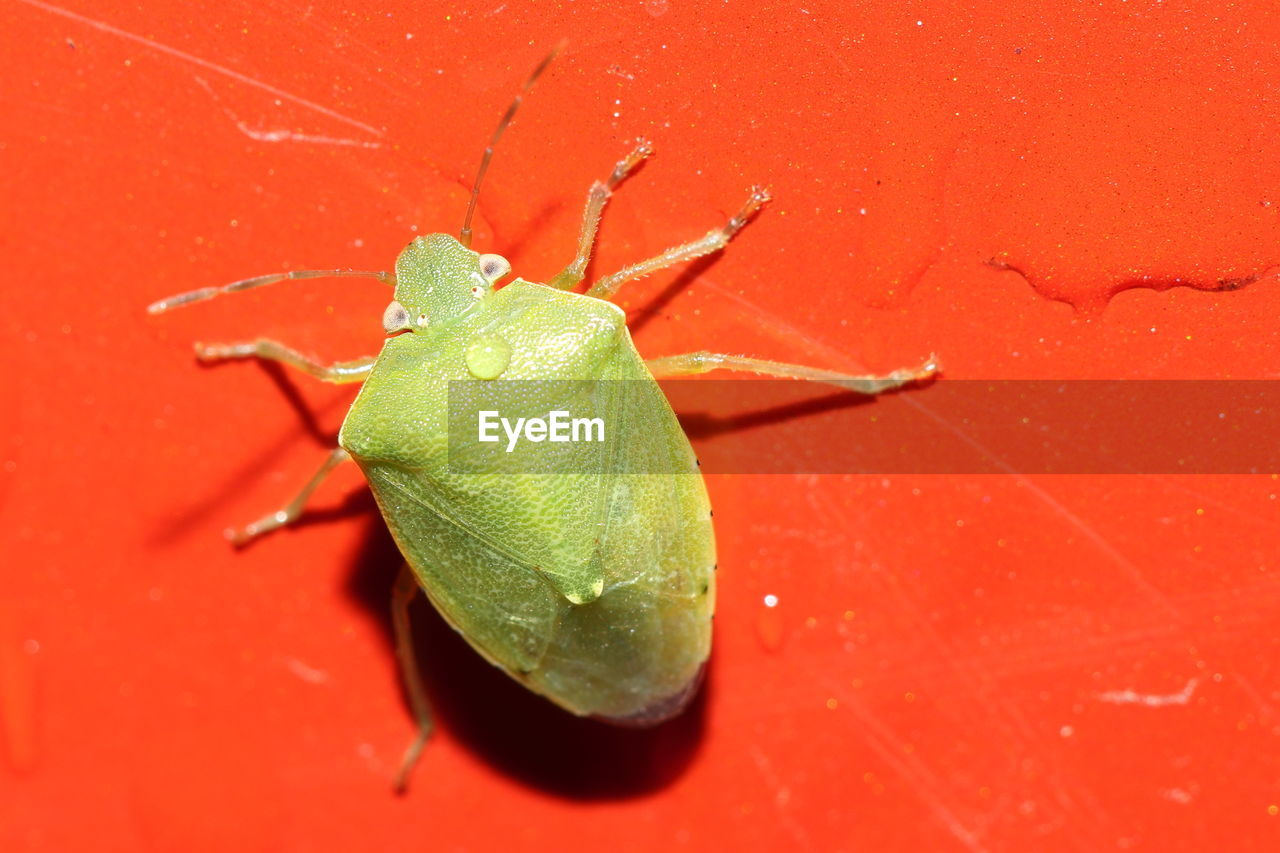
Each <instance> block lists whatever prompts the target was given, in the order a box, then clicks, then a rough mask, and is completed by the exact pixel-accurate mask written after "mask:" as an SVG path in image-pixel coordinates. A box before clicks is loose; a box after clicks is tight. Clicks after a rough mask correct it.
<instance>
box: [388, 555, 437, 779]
mask: <svg viewBox="0 0 1280 853" xmlns="http://www.w3.org/2000/svg"><path fill="white" fill-rule="evenodd" d="M417 592H418V579H417V578H416V577H414V574H413V570H412V569H410V568H409V564H408V563H404V564H403V565H401V566H400V573H399V574H398V575H396V583H395V586H394V587H392V589H391V625H392V628H393V629H394V630H395V635H396V657H397V658H398V659H399V660H400V675H401V677H402V678H404V689H405V692H406V693H407V694H408V695H409V705H410V706H411V707H412V708H413V717H414V719H415V720H416V721H417V723H418V734H417V735H416V736H415V737H414V739H413V742H412V743H410V744H409V747H408V749H406V750H405V751H404V758H403V759H401V761H400V770H399V772H397V773H396V780H395V789H396V791H397V792H398V793H403V792H404V790H405V789H406V788H407V787H408V786H409V774H410V773H411V772H413V767H414V765H415V764H417V763H418V758H419V757H420V756H421V755H422V749H423V747H425V746H426V745H427V739H428V738H430V737H431V730H432V728H434V724H433V723H432V721H431V705H430V704H429V703H428V702H427V691H426V688H425V687H423V685H422V673H421V672H419V671H418V658H417V655H415V654H414V653H413V632H412V630H411V629H410V626H409V605H410V604H411V603H412V602H413V597H414V596H415V595H416V594H417Z"/></svg>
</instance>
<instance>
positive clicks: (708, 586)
mask: <svg viewBox="0 0 1280 853" xmlns="http://www.w3.org/2000/svg"><path fill="white" fill-rule="evenodd" d="M709 589H711V584H709V583H704V584H703V585H702V594H703V595H706V594H707V590H709Z"/></svg>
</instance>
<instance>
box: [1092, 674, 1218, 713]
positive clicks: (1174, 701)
mask: <svg viewBox="0 0 1280 853" xmlns="http://www.w3.org/2000/svg"><path fill="white" fill-rule="evenodd" d="M1199 683H1200V679H1198V678H1192V679H1191V680H1189V681H1188V682H1187V686H1186V687H1183V688H1182V689H1181V690H1179V691H1178V692H1177V693H1164V694H1160V693H1139V692H1137V691H1136V690H1133V689H1130V688H1125V689H1124V690H1108V691H1106V692H1105V693H1099V694H1098V701H1099V702H1111V703H1112V704H1115V705H1146V706H1147V707H1148V708H1163V707H1165V706H1166V705H1185V704H1187V703H1188V702H1190V701H1191V696H1192V694H1194V693H1195V692H1196V685H1198V684H1199Z"/></svg>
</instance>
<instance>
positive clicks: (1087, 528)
mask: <svg viewBox="0 0 1280 853" xmlns="http://www.w3.org/2000/svg"><path fill="white" fill-rule="evenodd" d="M903 402H905V403H906V404H907V405H908V406H912V407H914V408H915V409H916V410H917V411H919V412H920V413H921V414H923V415H925V416H927V417H928V418H929V419H931V420H933V421H934V422H935V423H938V424H940V425H942V426H944V427H946V429H947V430H948V431H949V432H950V433H951V434H952V435H954V436H955V437H956V438H958V439H960V440H961V441H962V442H964V443H965V444H967V445H968V446H969V447H971V448H973V449H974V450H975V451H977V452H978V453H980V454H981V455H982V456H983V457H985V458H987V459H990V460H991V461H992V464H994V465H995V466H996V467H998V468H1002V469H1003V470H1004V471H1005V472H1006V473H1008V474H1009V475H1011V476H1013V477H1014V479H1015V480H1016V481H1017V483H1018V485H1020V486H1022V487H1023V488H1025V489H1027V491H1029V492H1030V493H1031V494H1032V495H1034V496H1035V497H1036V498H1038V499H1039V500H1040V501H1041V502H1043V503H1044V504H1045V505H1046V506H1047V507H1049V509H1051V510H1053V512H1054V513H1055V514H1057V515H1059V516H1061V517H1062V518H1063V519H1065V520H1066V522H1067V523H1068V524H1070V525H1071V526H1072V527H1074V528H1075V529H1076V530H1078V531H1080V533H1082V534H1083V535H1084V537H1085V538H1086V539H1088V540H1089V541H1090V542H1092V543H1093V544H1094V546H1095V547H1096V548H1097V549H1098V550H1100V551H1102V553H1104V554H1106V555H1107V556H1108V557H1109V558H1110V559H1111V560H1112V562H1114V563H1115V564H1116V565H1118V566H1119V567H1120V568H1121V569H1123V570H1124V573H1125V574H1126V575H1128V576H1129V579H1130V580H1131V581H1132V582H1133V584H1134V586H1135V587H1137V588H1138V589H1139V590H1141V591H1142V592H1143V593H1145V594H1146V595H1147V597H1148V598H1149V599H1150V600H1151V601H1152V602H1153V603H1154V604H1156V605H1158V606H1159V607H1160V608H1161V609H1162V610H1164V612H1165V614H1166V615H1167V616H1169V617H1171V618H1173V619H1177V620H1180V619H1181V618H1182V613H1181V612H1180V611H1179V610H1178V609H1177V608H1176V607H1174V605H1173V602H1172V601H1170V600H1169V598H1168V596H1166V595H1165V594H1164V593H1163V592H1161V591H1160V590H1159V589H1157V588H1156V587H1155V586H1154V585H1152V583H1151V582H1150V581H1148V580H1147V578H1146V576H1145V575H1144V574H1143V573H1142V570H1141V569H1140V568H1138V565H1137V564H1136V563H1134V562H1133V561H1132V560H1130V559H1129V558H1128V557H1126V556H1125V555H1124V554H1122V553H1121V552H1120V550H1119V549H1118V548H1116V547H1115V546H1114V545H1112V544H1111V543H1110V542H1109V541H1107V539H1106V538H1105V537H1104V536H1103V535H1102V534H1101V533H1099V532H1098V531H1097V530H1095V529H1094V528H1093V527H1092V526H1091V525H1090V524H1089V523H1088V522H1086V521H1085V520H1084V519H1083V518H1081V517H1080V516H1078V515H1076V514H1075V513H1074V512H1072V511H1071V510H1070V509H1068V508H1067V507H1066V506H1065V505H1064V504H1062V503H1061V502H1060V501H1059V500H1058V499H1057V498H1055V497H1054V496H1053V495H1051V494H1049V493H1048V492H1047V491H1045V490H1044V489H1043V488H1041V487H1040V486H1038V485H1037V484H1036V483H1035V482H1034V481H1033V480H1031V478H1029V477H1026V476H1023V475H1021V474H1019V473H1018V472H1017V471H1015V470H1014V469H1013V468H1012V467H1011V466H1009V465H1007V464H1005V463H1004V461H1003V460H1002V459H1001V458H1000V455H999V453H997V452H996V451H994V450H992V449H991V448H988V447H986V446H984V445H983V444H982V443H981V442H979V441H977V440H975V439H974V438H973V437H972V436H970V435H969V434H968V433H966V432H964V431H963V430H961V429H960V428H959V427H957V426H956V425H955V424H952V423H951V422H950V421H948V420H947V419H946V418H944V417H942V416H940V415H938V414H937V413H936V412H934V411H933V410H932V409H931V408H929V407H928V406H927V405H925V404H924V403H923V402H922V401H920V400H917V399H914V398H912V397H910V396H905V397H903Z"/></svg>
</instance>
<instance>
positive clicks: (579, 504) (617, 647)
mask: <svg viewBox="0 0 1280 853" xmlns="http://www.w3.org/2000/svg"><path fill="white" fill-rule="evenodd" d="M481 260H482V259H481V258H480V256H478V255H477V254H476V253H475V252H473V251H470V250H469V249H466V248H464V247H463V246H462V244H461V243H459V242H458V241H457V240H455V239H454V238H452V237H448V236H445V235H443V234H433V235H431V236H429V237H422V238H419V239H417V240H415V241H414V242H413V243H412V244H410V246H409V248H407V249H406V250H405V251H404V252H403V253H402V254H401V255H400V258H399V260H398V261H397V262H396V282H397V283H396V292H395V301H394V302H392V303H391V306H390V308H389V309H388V310H387V312H386V320H387V323H386V326H387V331H388V332H389V333H396V332H399V331H402V330H407V331H405V333H404V334H399V335H396V336H395V337H392V338H390V339H388V340H387V342H386V344H385V345H384V346H383V349H382V353H381V354H380V355H379V357H378V360H377V362H376V363H375V364H374V366H373V370H372V371H371V372H370V374H369V377H368V379H366V380H365V383H364V387H363V388H362V389H361V390H360V396H359V397H358V398H357V399H356V401H355V403H354V405H352V407H351V412H350V413H349V414H348V415H347V419H346V422H345V423H344V424H343V426H342V432H341V434H340V436H339V443H340V444H341V446H342V447H343V448H344V449H345V450H346V451H347V452H348V453H350V454H351V456H352V457H353V458H354V459H355V460H356V462H357V463H358V464H359V465H360V468H361V469H362V470H363V471H364V474H365V476H366V477H367V478H368V480H369V485H370V487H371V488H372V489H373V494H374V496H375V497H376V498H377V501H378V505H379V507H380V508H381V509H382V514H383V517H384V518H386V521H387V525H388V526H389V527H390V528H391V533H392V535H393V536H395V539H396V542H397V543H398V544H399V546H400V550H401V551H402V552H403V553H404V555H405V557H406V558H407V559H408V561H409V564H410V565H411V566H412V567H413V569H414V573H415V574H416V575H417V578H418V581H419V582H420V583H421V584H422V588H423V589H424V590H426V593H427V596H428V597H429V598H430V599H431V601H432V603H434V604H435V605H436V607H437V608H438V609H439V610H440V612H441V613H442V614H444V617H445V618H446V619H447V620H448V621H449V623H450V624H452V625H453V626H454V627H455V628H457V629H458V630H459V631H460V632H461V633H462V635H463V636H464V637H466V638H467V640H468V641H469V642H470V643H471V645H473V646H474V647H475V648H476V649H477V650H479V651H480V652H481V654H483V655H484V656H485V657H487V658H488V659H489V660H490V661H492V662H494V663H495V664H497V665H499V666H501V667H503V668H504V669H506V670H507V671H508V672H509V673H511V674H512V675H514V676H515V677H516V678H518V679H519V680H520V681H522V682H523V683H524V684H526V685H528V686H529V687H530V688H531V689H533V690H536V691H537V692H539V693H541V694H543V695H545V696H548V697H550V698H551V699H553V700H554V701H555V702H557V703H559V704H560V705H562V706H564V707H565V708H567V709H569V710H570V711H573V712H574V713H576V714H590V715H593V716H599V717H607V718H610V719H614V720H620V721H621V720H629V721H634V722H637V723H643V722H656V721H658V720H662V719H666V718H667V717H669V716H671V714H673V713H675V712H676V711H678V710H680V708H682V707H683V705H684V704H685V701H686V699H687V698H688V696H689V695H690V694H691V692H692V688H693V687H694V686H695V684H696V682H697V678H698V673H699V671H700V669H701V667H702V664H703V662H704V661H705V660H706V658H707V653H708V650H709V649H710V645H711V613H712V609H713V601H714V595H715V591H714V590H715V588H714V580H713V568H714V563H715V545H714V541H713V538H712V532H711V518H710V516H711V510H710V505H709V503H708V501H707V494H706V490H705V489H704V488H703V484H702V477H701V476H700V475H699V474H698V471H697V468H696V462H695V460H694V456H693V451H692V449H691V448H690V447H689V442H688V440H687V439H686V438H685V436H684V433H683V432H682V431H681V429H680V425H679V424H678V423H677V421H676V418H675V415H674V414H673V413H672V411H671V409H670V407H669V406H667V405H666V401H665V400H663V399H662V396H661V394H658V395H656V403H655V405H653V406H652V407H650V409H649V410H648V411H645V412H632V413H630V414H629V416H628V420H629V423H628V427H629V428H628V434H629V435H631V436H634V437H635V438H636V439H637V440H640V441H643V442H644V443H643V445H642V446H631V447H626V448H622V449H623V450H624V451H625V452H627V453H638V454H644V455H645V458H652V457H653V456H655V455H660V456H662V457H664V458H665V459H673V460H677V464H679V465H680V467H682V468H683V469H684V470H683V473H670V474H668V473H657V474H644V473H641V474H617V475H615V474H611V473H609V472H578V471H566V472H564V473H561V474H538V473H520V472H515V473H508V472H506V471H503V472H500V473H495V474H483V473H452V472H451V471H450V466H449V447H448V440H449V429H448V423H447V418H448V408H449V406H448V402H449V401H448V396H449V383H450V381H459V380H475V379H477V378H483V379H484V380H487V381H502V382H507V381H509V380H552V381H554V380H604V381H609V380H640V379H644V380H647V381H649V382H650V383H652V382H653V380H652V379H651V378H650V374H649V372H648V370H647V368H646V367H645V365H644V361H643V360H642V359H641V357H640V354H639V353H638V352H636V349H635V347H634V346H633V345H632V343H631V336H630V335H629V334H628V333H627V327H626V317H625V315H624V314H623V313H622V311H621V310H620V309H619V308H618V307H617V306H615V305H613V304H611V303H608V302H605V301H602V300H599V299H594V298H592V297H588V296H583V295H579V294H575V293H568V292H565V291H563V290H556V289H552V288H550V287H547V286H545V285H541V284H533V283H531V282H527V281H523V280H520V279H517V280H516V281H514V282H512V283H511V284H509V285H507V286H506V287H504V288H502V289H501V290H497V291H493V290H491V288H492V284H493V282H492V280H491V279H488V278H486V277H485V275H484V271H483V269H482V262H481ZM498 268H499V269H502V271H503V272H505V267H504V265H499V266H498ZM420 318H421V320H420ZM495 350H496V351H498V354H497V355H496V356H495V354H494V353H495ZM503 362H505V364H503ZM632 408H634V407H632ZM632 417H638V418H640V419H642V421H643V423H642V424H640V425H639V426H640V427H641V428H640V429H634V428H631V427H634V426H636V424H635V423H634V422H632V421H631V420H630V419H631V418H632ZM610 420H611V421H612V420H614V419H612V418H611V419H610ZM527 447H528V448H529V450H528V451H527V452H531V453H536V452H539V451H541V450H543V449H544V448H548V449H549V448H550V445H546V444H531V445H527ZM662 467H663V468H664V469H666V470H674V466H672V465H671V464H665V465H663V466H662Z"/></svg>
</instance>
